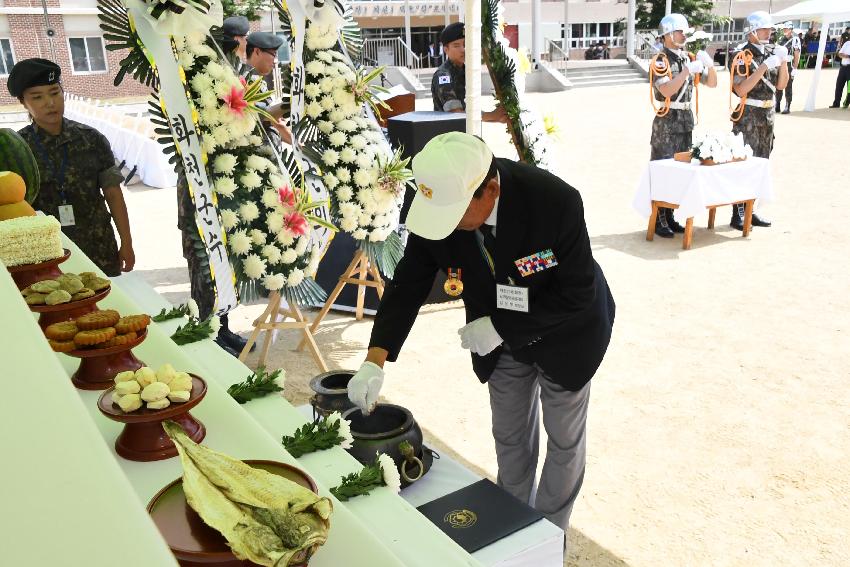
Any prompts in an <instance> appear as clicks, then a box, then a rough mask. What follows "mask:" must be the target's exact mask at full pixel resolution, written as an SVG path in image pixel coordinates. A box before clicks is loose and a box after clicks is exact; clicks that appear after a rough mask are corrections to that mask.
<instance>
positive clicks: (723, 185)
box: [632, 157, 773, 223]
mask: <svg viewBox="0 0 850 567" xmlns="http://www.w3.org/2000/svg"><path fill="white" fill-rule="evenodd" d="M748 199H756V200H757V202H756V205H757V206H758V205H759V204H761V203H765V202H769V201H771V200H773V184H772V182H771V179H770V161H769V160H767V159H764V158H757V157H751V158H749V159H747V160H746V161H740V162H734V163H724V164H721V165H711V166H708V165H692V164H690V163H684V162H679V161H675V160H673V159H663V160H658V161H651V162H649V164H648V165H647V166H646V169H645V170H644V172H643V175H642V176H641V178H640V184H639V185H638V189H637V192H636V193H635V197H634V201H632V206H633V207H634V208H635V209H636V210H637V211H638V212H639V213H640V214H641V215H643V216H644V217H649V215H650V214H651V213H652V201H666V202H668V203H673V204H677V205H679V208H678V209H676V212H675V217H676V220H678V221H679V222H682V223H684V221H685V220H686V219H687V218H688V217H693V216H696V215H697V214H699V213H701V212H703V211H705V208H706V207H707V206H709V205H717V204H726V203H740V202H742V201H745V200H748Z"/></svg>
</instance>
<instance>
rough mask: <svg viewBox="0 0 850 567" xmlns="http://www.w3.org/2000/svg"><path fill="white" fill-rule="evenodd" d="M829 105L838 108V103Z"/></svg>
mask: <svg viewBox="0 0 850 567" xmlns="http://www.w3.org/2000/svg"><path fill="white" fill-rule="evenodd" d="M829 107H830V108H838V105H837V104H830V105H829Z"/></svg>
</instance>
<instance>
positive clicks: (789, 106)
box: [777, 101, 791, 114]
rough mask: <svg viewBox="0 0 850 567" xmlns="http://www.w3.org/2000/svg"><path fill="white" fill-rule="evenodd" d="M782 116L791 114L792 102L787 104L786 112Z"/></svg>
mask: <svg viewBox="0 0 850 567" xmlns="http://www.w3.org/2000/svg"><path fill="white" fill-rule="evenodd" d="M777 110H779V109H777ZM782 114H791V102H790V101H786V102H785V110H783V111H782Z"/></svg>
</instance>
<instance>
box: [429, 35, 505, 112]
mask: <svg viewBox="0 0 850 567" xmlns="http://www.w3.org/2000/svg"><path fill="white" fill-rule="evenodd" d="M440 43H442V44H443V51H445V53H446V61H445V62H444V63H443V64H442V65H440V66H439V67H438V68H437V70H436V71H435V72H434V76H433V77H431V98H432V99H433V101H434V110H436V111H437V112H465V111H466V75H465V65H464V57H465V52H466V40H465V37H464V28H463V22H455V23H453V24H449V25H447V26H446V27H445V28H443V31H442V33H440ZM481 120H483V121H484V122H502V123H506V122H507V121H508V117H507V114H505V110H504V108H502V107H501V106H497V107H496V109H495V110H493V111H492V112H482V113H481Z"/></svg>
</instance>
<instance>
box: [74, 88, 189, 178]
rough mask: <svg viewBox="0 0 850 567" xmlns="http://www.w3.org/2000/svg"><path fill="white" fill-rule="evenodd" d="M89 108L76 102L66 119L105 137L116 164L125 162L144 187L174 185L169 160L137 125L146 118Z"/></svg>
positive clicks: (173, 176)
mask: <svg viewBox="0 0 850 567" xmlns="http://www.w3.org/2000/svg"><path fill="white" fill-rule="evenodd" d="M89 106H90V107H91V108H88V107H86V106H85V103H83V102H82V101H75V102H74V103H72V104H69V105H68V106H67V107H66V109H65V116H66V117H67V118H70V119H71V120H75V121H77V122H80V123H82V124H86V125H87V126H91V127H92V128H94V129H96V130H97V131H98V132H100V133H102V134H103V135H104V136H106V139H107V140H109V145H110V146H111V147H112V153H113V155H115V159H116V160H118V163H121V162H124V164H125V166H126V167H127V169H133V168H134V167H135V168H136V174H137V175H138V176H139V178H140V179H141V180H142V183H144V184H145V185H148V186H150V187H157V188H160V189H164V188H169V187H174V186H175V185H177V174H176V173H175V172H174V166H173V165H171V164H170V163H168V156H167V155H165V154H164V153H162V148H163V146H162V144H160V143H159V142H157V141H156V140H155V139H153V138H151V137H150V136H149V135H147V134H146V133H145V132H144V130H148V131H149V128H142V125H139V124H137V122H138V121H147V118H137V117H133V116H125V115H123V114H121V113H120V112H119V111H116V110H112V109H108V108H101V107H94V106H93V105H89ZM128 126H133V127H128ZM144 126H147V124H144ZM140 130H143V131H141V132H140Z"/></svg>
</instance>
